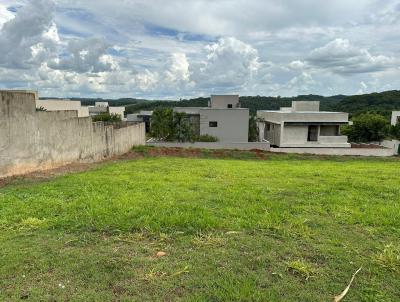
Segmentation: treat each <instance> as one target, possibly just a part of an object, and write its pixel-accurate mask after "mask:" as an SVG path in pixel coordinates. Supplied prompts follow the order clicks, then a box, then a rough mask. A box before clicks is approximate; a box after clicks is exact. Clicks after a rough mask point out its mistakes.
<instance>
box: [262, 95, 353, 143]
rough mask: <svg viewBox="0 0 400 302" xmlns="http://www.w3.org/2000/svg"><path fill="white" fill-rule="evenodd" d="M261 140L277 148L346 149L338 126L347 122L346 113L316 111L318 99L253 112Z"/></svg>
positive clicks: (345, 139)
mask: <svg viewBox="0 0 400 302" xmlns="http://www.w3.org/2000/svg"><path fill="white" fill-rule="evenodd" d="M257 118H258V120H259V123H258V124H259V134H260V139H261V140H267V141H269V142H270V143H271V145H272V146H278V147H342V148H349V147H350V146H351V145H350V144H349V143H348V142H347V136H344V135H341V134H340V126H341V125H347V124H348V123H349V115H348V113H343V112H326V111H320V110H319V102H316V101H294V102H292V107H284V108H281V109H280V110H279V111H265V110H261V111H257Z"/></svg>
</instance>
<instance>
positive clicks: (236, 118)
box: [174, 95, 250, 143]
mask: <svg viewBox="0 0 400 302" xmlns="http://www.w3.org/2000/svg"><path fill="white" fill-rule="evenodd" d="M174 112H185V113H186V114H187V115H189V116H191V117H192V118H191V120H192V121H196V123H197V120H198V121H199V126H198V127H197V125H195V127H194V128H196V129H197V128H199V134H200V135H212V136H215V137H217V138H218V141H220V142H224V143H226V142H233V143H239V142H240V143H243V142H248V137H249V134H248V133H249V117H250V116H249V109H247V108H240V102H239V96H238V95H212V96H211V100H210V103H209V107H176V108H174ZM194 116H198V117H199V119H195V118H193V117H194Z"/></svg>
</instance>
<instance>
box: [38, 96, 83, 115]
mask: <svg viewBox="0 0 400 302" xmlns="http://www.w3.org/2000/svg"><path fill="white" fill-rule="evenodd" d="M36 108H37V109H40V108H42V109H44V110H46V111H70V110H74V111H77V112H78V117H86V116H89V109H88V107H85V106H82V104H81V102H80V101H71V100H59V99H47V100H36Z"/></svg>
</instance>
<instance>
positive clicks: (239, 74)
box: [191, 37, 260, 89]
mask: <svg viewBox="0 0 400 302" xmlns="http://www.w3.org/2000/svg"><path fill="white" fill-rule="evenodd" d="M204 51H205V59H204V60H202V61H201V62H200V63H198V64H193V65H194V66H193V68H192V70H191V79H192V80H193V81H194V82H195V83H196V84H197V85H200V86H208V87H221V86H222V87H226V88H227V89H230V88H232V89H233V88H237V87H238V86H243V85H244V84H246V82H248V81H249V80H251V79H252V77H253V76H254V75H256V74H257V72H258V69H259V68H260V62H259V56H258V51H257V50H256V49H255V48H253V47H252V46H251V45H249V44H246V43H244V42H242V41H240V40H238V39H236V38H233V37H230V38H221V39H219V40H218V42H216V43H213V44H210V45H207V46H206V47H205V49H204Z"/></svg>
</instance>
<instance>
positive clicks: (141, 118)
mask: <svg viewBox="0 0 400 302" xmlns="http://www.w3.org/2000/svg"><path fill="white" fill-rule="evenodd" d="M152 115H153V111H144V110H142V111H140V112H139V113H132V114H128V115H127V116H126V120H127V121H128V122H144V123H145V125H146V133H148V132H150V123H151V116H152Z"/></svg>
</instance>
